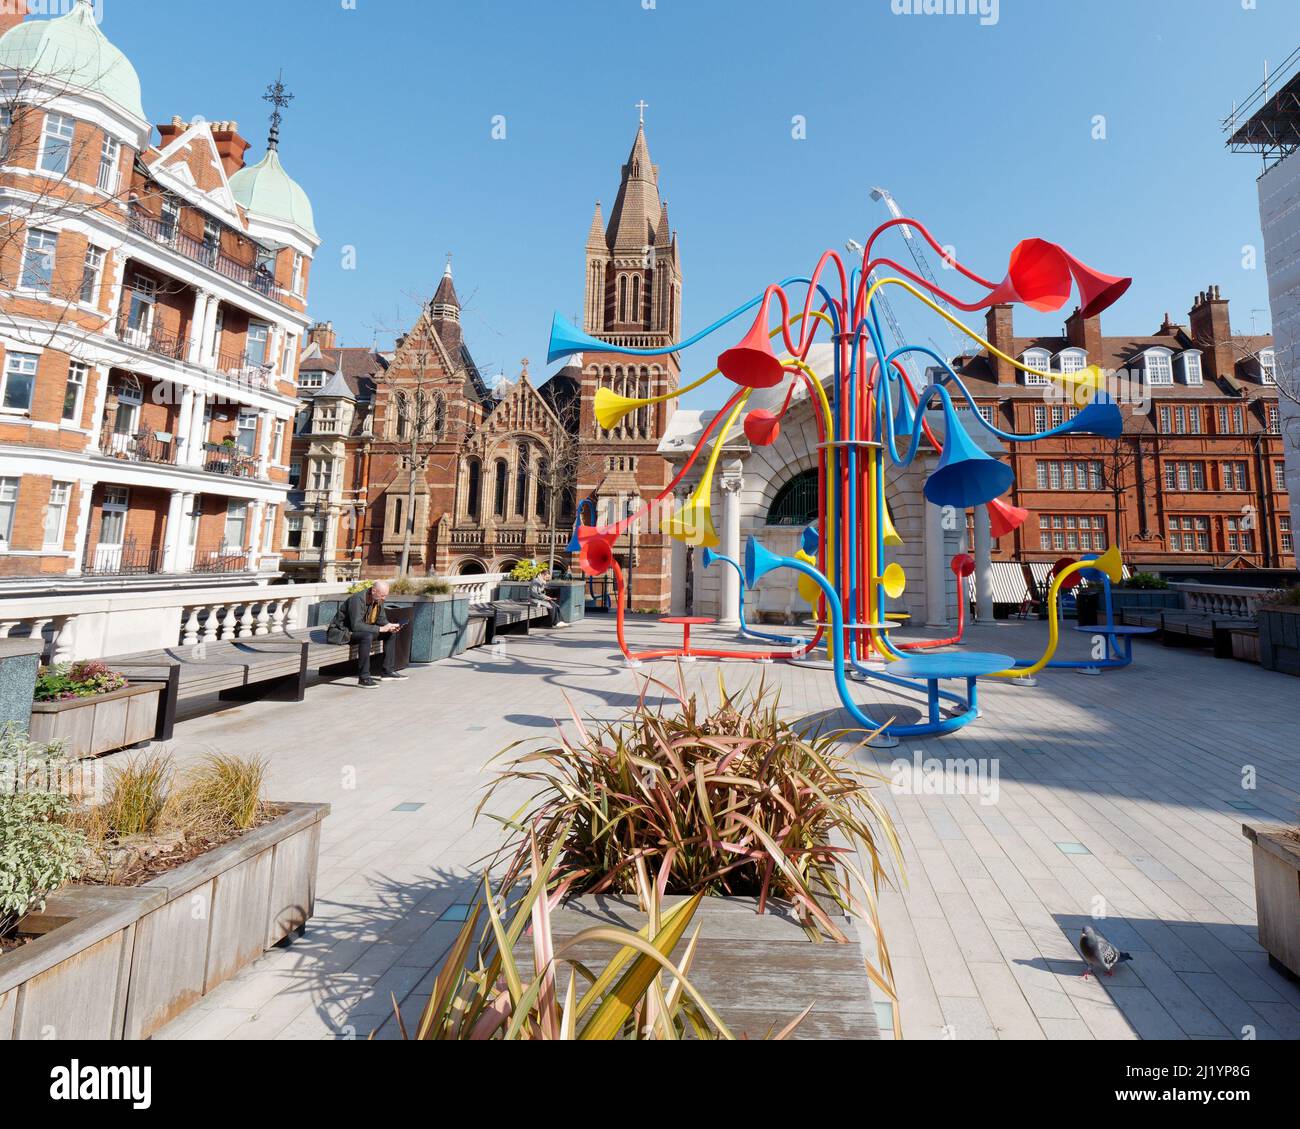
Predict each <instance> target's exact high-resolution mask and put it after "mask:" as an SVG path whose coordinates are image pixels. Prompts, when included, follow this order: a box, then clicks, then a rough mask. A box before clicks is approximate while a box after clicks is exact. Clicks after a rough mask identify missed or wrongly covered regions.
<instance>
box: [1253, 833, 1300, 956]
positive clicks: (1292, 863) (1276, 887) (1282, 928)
mask: <svg viewBox="0 0 1300 1129" xmlns="http://www.w3.org/2000/svg"><path fill="white" fill-rule="evenodd" d="M1241 830H1242V834H1244V835H1245V836H1246V838H1247V839H1249V840H1250V841H1251V843H1252V845H1253V849H1254V854H1255V909H1256V912H1257V913H1258V916H1259V943H1260V944H1261V945H1263V946H1264V948H1265V949H1267V950H1268V959H1269V963H1270V964H1272V965H1273V966H1274V967H1280V968H1281V969H1284V970H1285V971H1286V972H1287V973H1288V974H1289V975H1290V976H1291V977H1292V978H1294V979H1300V842H1297V841H1296V840H1295V839H1286V838H1283V830H1282V829H1281V828H1277V827H1253V826H1251V825H1250V824H1249V823H1247V824H1245V825H1243V826H1242V829H1241Z"/></svg>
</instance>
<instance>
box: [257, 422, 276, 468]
mask: <svg viewBox="0 0 1300 1129" xmlns="http://www.w3.org/2000/svg"><path fill="white" fill-rule="evenodd" d="M274 429H275V415H274V414H273V413H271V412H258V413H257V477H258V478H270V477H271V432H272V431H273V430H274Z"/></svg>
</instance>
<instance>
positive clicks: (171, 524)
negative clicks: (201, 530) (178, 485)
mask: <svg viewBox="0 0 1300 1129" xmlns="http://www.w3.org/2000/svg"><path fill="white" fill-rule="evenodd" d="M184 537H185V492H184V491H183V490H173V491H171V493H170V494H169V496H168V498H167V529H166V530H165V532H164V534H163V559H162V568H163V572H179V571H180V570H179V568H178V567H177V563H178V561H179V560H180V555H181V547H182V544H183V543H184Z"/></svg>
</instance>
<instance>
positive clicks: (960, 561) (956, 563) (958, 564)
mask: <svg viewBox="0 0 1300 1129" xmlns="http://www.w3.org/2000/svg"><path fill="white" fill-rule="evenodd" d="M948 567H949V568H951V569H952V571H953V575H955V576H956V577H957V579H958V580H965V579H966V578H967V577H968V576H974V575H975V558H974V557H972V556H971V555H970V554H969V553H958V554H957V555H956V556H955V557H953V559H952V563H951V564H950V565H949V566H948Z"/></svg>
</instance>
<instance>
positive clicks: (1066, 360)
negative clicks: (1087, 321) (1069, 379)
mask: <svg viewBox="0 0 1300 1129" xmlns="http://www.w3.org/2000/svg"><path fill="white" fill-rule="evenodd" d="M1087 367H1088V353H1087V351H1086V350H1084V349H1080V348H1078V347H1077V346H1076V347H1074V348H1072V349H1062V350H1061V351H1060V352H1059V353H1057V354H1056V371H1057V372H1061V373H1071V372H1082V371H1083V370H1084V369H1086V368H1087Z"/></svg>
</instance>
